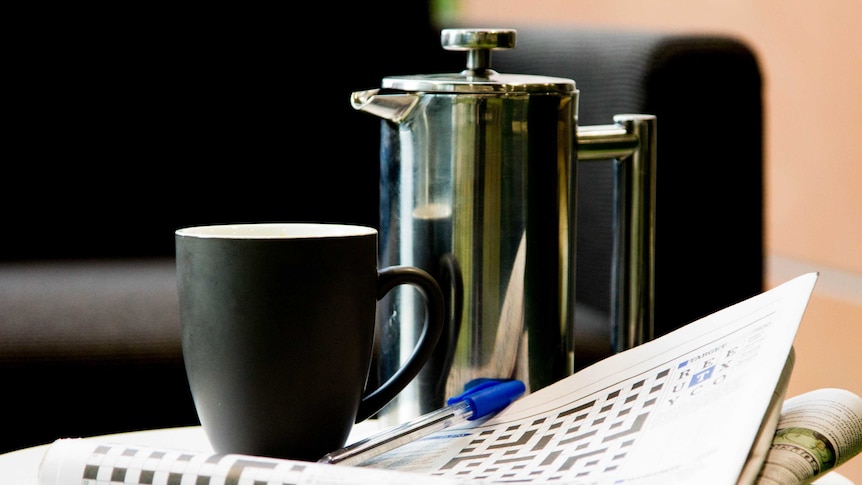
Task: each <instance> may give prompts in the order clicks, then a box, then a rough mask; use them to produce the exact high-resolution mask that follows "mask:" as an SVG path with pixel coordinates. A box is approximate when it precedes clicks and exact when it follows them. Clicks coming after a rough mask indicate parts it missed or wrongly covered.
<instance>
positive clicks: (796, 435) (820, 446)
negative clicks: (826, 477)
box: [757, 388, 862, 485]
mask: <svg viewBox="0 0 862 485" xmlns="http://www.w3.org/2000/svg"><path fill="white" fill-rule="evenodd" d="M860 452H862V398H860V397H859V396H857V395H856V394H853V393H852V392H850V391H847V390H845V389H832V388H826V389H817V390H814V391H810V392H807V393H805V394H801V395H799V396H794V397H792V398H790V399H787V400H786V401H784V405H783V406H782V408H781V418H780V419H779V421H778V424H777V426H776V429H775V432H774V433H773V440H772V446H771V448H770V450H769V453H768V455H767V456H766V460H765V462H764V463H763V467H762V468H761V469H760V473H759V476H758V479H757V484H758V485H781V484H785V483H807V482H808V481H810V480H813V479H816V478H818V477H821V476H822V475H823V474H825V473H826V472H828V471H830V470H832V469H834V468H835V467H837V466H839V465H841V464H842V463H844V462H846V461H847V460H849V459H850V458H853V457H854V456H856V455H858V454H859V453H860Z"/></svg>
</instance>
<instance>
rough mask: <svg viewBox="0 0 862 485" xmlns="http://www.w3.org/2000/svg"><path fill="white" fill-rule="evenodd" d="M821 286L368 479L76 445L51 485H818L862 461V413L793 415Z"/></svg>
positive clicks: (609, 363) (679, 335) (760, 301)
mask: <svg viewBox="0 0 862 485" xmlns="http://www.w3.org/2000/svg"><path fill="white" fill-rule="evenodd" d="M816 280H817V275H816V274H814V273H811V274H806V275H802V276H799V277H797V278H795V279H793V280H791V281H789V282H787V283H785V284H783V285H781V286H778V287H776V288H774V289H772V290H769V291H767V292H764V293H762V294H760V295H757V296H755V297H752V298H750V299H748V300H746V301H743V302H741V303H738V304H736V305H733V306H731V307H728V308H726V309H724V310H721V311H719V312H716V313H714V314H712V315H709V316H707V317H705V318H702V319H700V320H697V321H695V322H693V323H691V324H689V325H686V326H685V327H683V328H681V329H679V330H676V331H674V332H672V333H670V334H668V335H665V336H662V337H660V338H657V339H655V340H653V341H651V342H648V343H646V344H643V345H641V346H638V347H636V348H633V349H631V350H627V351H625V352H621V353H619V354H616V355H614V356H612V357H610V358H608V359H605V360H603V361H601V362H598V363H596V364H594V365H592V366H590V367H588V368H586V369H584V370H582V371H580V372H578V373H576V374H574V375H572V376H570V377H568V378H566V379H563V380H561V381H559V382H557V383H555V384H553V385H551V386H548V387H546V388H543V389H541V390H538V391H535V392H533V393H530V394H527V395H525V396H524V397H522V398H521V399H518V400H517V401H515V402H514V403H512V404H511V405H510V406H509V407H508V408H506V409H504V410H503V411H501V412H499V413H498V414H496V415H494V416H491V417H489V418H486V419H483V420H477V421H470V422H468V423H469V424H467V425H463V426H458V427H452V428H448V429H445V430H443V431H439V432H437V433H435V434H432V435H430V436H427V437H425V438H421V439H418V440H416V441H414V442H411V443H408V444H406V445H404V446H401V447H400V448H397V449H395V450H392V451H389V452H387V453H385V454H382V455H379V456H376V457H374V458H370V459H369V460H367V461H365V462H363V463H361V464H359V465H354V466H346V465H337V464H336V465H331V464H322V463H310V462H302V461H292V460H282V459H274V458H266V457H255V456H244V455H217V454H212V453H193V452H188V451H184V450H169V449H150V448H145V447H137V446H129V445H127V444H111V443H101V442H93V441H92V440H80V439H61V440H58V441H56V442H54V443H53V444H52V445H51V446H50V447H49V448H48V451H47V453H46V455H45V457H44V459H43V462H42V464H41V466H40V471H39V484H40V485H63V484H75V485H80V484H82V483H84V484H103V483H104V484H109V483H141V484H144V483H146V484H159V483H163V484H169V483H177V484H179V483H236V484H241V483H248V484H258V483H261V484H263V483H266V484H285V485H286V484H321V483H326V484H346V485H350V484H370V483H374V484H384V485H385V484H394V483H408V484H410V485H422V484H429V485H430V484H440V485H442V484H477V483H534V484H555V483H566V484H605V483H628V484H652V483H656V484H659V483H660V484H668V483H702V484H706V483H709V484H728V485H733V484H737V483H757V484H786V485H795V484H802V483H808V482H810V481H812V480H814V479H816V478H817V477H820V476H822V475H823V474H824V473H826V472H828V471H830V470H832V469H834V468H836V467H838V466H839V465H841V464H842V463H844V462H846V461H847V460H849V459H851V458H852V457H853V456H855V455H857V454H858V453H859V452H860V450H862V398H860V397H859V396H857V395H855V394H853V393H851V392H849V391H845V390H840V389H821V390H817V391H813V392H811V393H807V394H803V395H800V396H796V397H793V398H790V399H786V400H785V389H786V386H787V382H788V380H789V376H790V372H791V370H792V367H793V348H792V344H793V340H794V337H795V335H796V332H797V329H798V327H799V324H800V322H801V319H802V315H803V313H804V311H805V307H806V305H807V304H808V300H809V297H810V295H811V292H812V290H813V288H814V284H815V282H816Z"/></svg>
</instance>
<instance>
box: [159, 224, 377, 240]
mask: <svg viewBox="0 0 862 485" xmlns="http://www.w3.org/2000/svg"><path fill="white" fill-rule="evenodd" d="M176 233H177V235H179V236H191V237H202V238H208V237H209V238H225V239H302V238H319V237H346V236H365V235H369V234H376V233H377V230H376V229H374V228H372V227H366V226H354V225H347V224H325V223H252V224H223V225H211V226H196V227H186V228H183V229H178V230H177V232H176Z"/></svg>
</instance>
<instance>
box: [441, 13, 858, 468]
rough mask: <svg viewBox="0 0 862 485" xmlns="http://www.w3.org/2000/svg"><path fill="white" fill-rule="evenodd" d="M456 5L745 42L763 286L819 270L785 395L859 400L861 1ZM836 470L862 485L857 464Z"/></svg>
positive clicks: (505, 18)
mask: <svg viewBox="0 0 862 485" xmlns="http://www.w3.org/2000/svg"><path fill="white" fill-rule="evenodd" d="M455 5H456V10H455V12H454V19H456V21H457V22H458V24H459V25H474V26H477V27H501V28H502V27H506V28H517V27H519V26H526V25H530V24H543V25H548V24H562V25H579V24H580V25H589V26H596V27H602V26H607V27H626V28H632V29H662V30H669V31H678V32H713V33H722V34H730V35H733V36H736V37H739V38H741V39H743V40H745V41H746V42H747V43H748V44H749V45H750V46H751V48H752V49H753V50H754V51H755V53H756V54H757V55H758V58H759V61H760V64H761V69H762V72H763V77H764V107H765V112H764V120H765V134H764V136H765V139H764V142H765V143H764V148H765V170H766V173H765V184H766V186H765V190H766V199H765V205H766V214H765V217H766V229H765V231H766V232H765V236H766V252H767V261H766V263H767V275H766V276H767V285H768V287H772V286H775V285H777V284H779V283H781V282H783V281H786V280H787V279H790V278H792V277H793V276H796V275H798V274H800V273H801V272H807V271H821V278H820V280H819V281H818V283H817V287H816V288H815V292H814V297H813V298H812V301H811V303H810V304H809V307H808V309H807V311H806V314H805V317H804V319H803V323H802V326H801V328H800V332H799V334H798V335H797V338H796V341H795V344H794V346H795V347H796V351H797V362H796V366H795V368H794V372H793V376H792V378H791V382H790V388H789V390H788V395H789V396H792V395H797V394H800V393H802V392H805V391H808V390H812V389H815V388H818V387H825V386H832V387H843V388H846V389H850V390H851V391H853V392H855V393H857V394H859V395H862V358H860V350H862V27H860V26H859V25H860V22H862V1H859V0H823V1H820V2H810V1H802V0H721V1H719V0H701V1H691V0H652V1H649V2H647V1H643V0H529V1H528V0H455ZM441 26H445V19H441ZM588 95H589V93H583V96H588ZM659 122H660V121H659ZM840 473H841V474H842V475H844V476H845V477H847V478H849V479H851V480H853V481H854V482H855V483H858V484H862V456H860V457H857V458H855V459H854V460H853V461H851V462H850V463H847V464H846V465H844V466H842V467H841V469H840Z"/></svg>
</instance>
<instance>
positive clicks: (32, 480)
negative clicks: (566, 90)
mask: <svg viewBox="0 0 862 485" xmlns="http://www.w3.org/2000/svg"><path fill="white" fill-rule="evenodd" d="M374 431H376V426H375V425H373V424H370V425H365V426H363V425H362V423H360V424H359V425H357V426H356V427H355V428H354V430H353V432H351V434H350V438H349V439H348V443H352V442H353V441H356V440H358V439H361V438H363V437H365V436H368V435H369V434H371V433H373V432H374ZM82 439H86V440H93V441H100V442H104V441H109V442H111V443H118V444H134V445H139V446H149V447H154V448H159V447H170V448H172V449H183V450H189V451H197V452H211V451H212V447H211V446H210V444H209V441H208V440H207V437H206V434H205V433H204V431H203V428H201V427H200V426H189V427H181V428H166V429H154V430H147V431H134V432H129V433H118V434H111V435H104V436H94V437H89V438H82ZM48 446H50V444H44V445H40V446H34V447H32V448H25V449H23V450H18V451H13V452H10V453H5V454H2V455H0V481H2V482H3V483H9V484H14V485H38V471H39V464H40V462H41V461H42V456H43V455H44V454H45V451H46V450H47V449H48ZM814 485H853V482H851V481H850V480H848V479H847V478H846V477H844V476H842V475H840V474H838V473H834V472H833V473H829V474H827V475H825V476H823V477H822V478H821V479H820V480H818V481H817V482H816V483H815V484H814Z"/></svg>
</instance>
